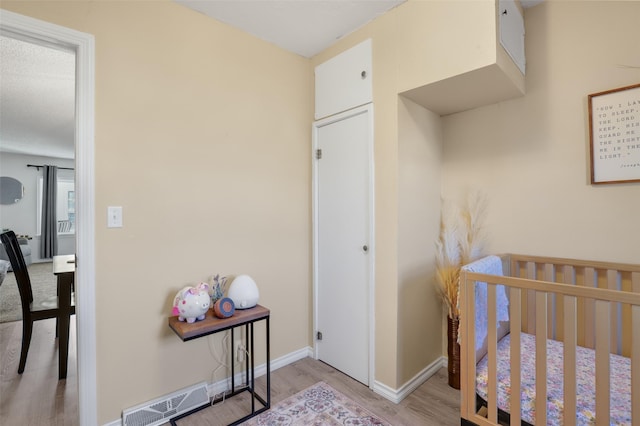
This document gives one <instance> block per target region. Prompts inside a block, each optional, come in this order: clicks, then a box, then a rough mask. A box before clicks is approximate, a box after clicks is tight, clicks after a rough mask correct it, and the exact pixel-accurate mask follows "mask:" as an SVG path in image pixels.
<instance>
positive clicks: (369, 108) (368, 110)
mask: <svg viewBox="0 0 640 426" xmlns="http://www.w3.org/2000/svg"><path fill="white" fill-rule="evenodd" d="M360 114H367V117H368V131H369V135H368V140H367V145H368V153H367V155H368V157H369V176H368V177H367V180H368V192H369V193H368V197H369V206H368V210H369V218H368V219H369V229H368V243H367V244H368V245H369V256H367V259H368V262H369V266H368V269H369V270H368V276H369V282H368V285H367V287H368V300H369V304H368V307H367V311H368V318H367V322H368V325H369V339H368V340H369V351H368V352H369V383H368V386H369V389H373V384H374V383H375V264H376V262H375V253H376V245H375V214H374V213H375V199H374V196H375V179H374V178H375V174H374V165H375V163H374V155H373V154H374V146H373V142H374V138H373V130H374V126H373V104H372V103H369V104H366V105H363V106H360V107H357V108H353V109H350V110H348V111H344V112H341V113H339V114H336V115H332V116H330V117H327V118H323V119H321V120H318V121H314V122H313V125H312V148H313V149H312V152H311V154H312V155H311V163H312V166H311V169H312V177H311V181H312V196H311V199H312V202H311V204H312V207H311V208H312V221H313V224H312V228H313V229H312V234H313V235H312V240H313V241H312V250H313V271H312V275H313V278H312V281H313V335H312V339H313V357H314V358H315V359H318V343H317V342H318V341H317V339H316V332H317V331H318V285H319V283H318V241H319V239H318V237H319V230H318V205H319V202H318V201H319V200H318V184H319V176H318V160H317V159H316V151H317V149H318V129H319V128H321V127H324V126H327V125H330V124H333V123H336V122H338V121H342V120H346V119H348V118H351V117H354V116H357V115H360Z"/></svg>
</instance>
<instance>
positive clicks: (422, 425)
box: [0, 320, 460, 426]
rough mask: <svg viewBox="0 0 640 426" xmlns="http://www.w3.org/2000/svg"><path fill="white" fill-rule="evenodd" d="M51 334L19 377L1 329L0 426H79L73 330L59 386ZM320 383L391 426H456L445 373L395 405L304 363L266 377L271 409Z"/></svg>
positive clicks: (12, 338)
mask: <svg viewBox="0 0 640 426" xmlns="http://www.w3.org/2000/svg"><path fill="white" fill-rule="evenodd" d="M54 334H55V321H54V320H45V321H38V323H36V324H35V326H34V331H33V340H32V342H31V349H30V350H29V358H28V359H27V366H26V368H25V371H24V373H23V374H22V375H19V374H18V373H17V370H18V361H19V358H20V341H21V337H22V328H21V323H20V322H14V323H4V324H0V366H1V370H0V424H2V425H3V426H14V425H20V426H22V425H34V426H39V425H60V426H62V425H65V426H76V425H78V420H77V408H78V407H77V399H78V397H77V392H78V389H77V381H76V355H75V354H76V352H75V350H76V348H75V326H74V324H72V326H71V336H70V346H69V373H68V377H67V379H66V380H60V381H59V380H58V376H57V375H58V364H57V363H58V351H57V342H56V340H55V339H54ZM319 381H324V382H325V383H327V384H329V385H330V386H332V387H333V388H334V389H336V390H338V391H339V392H341V393H343V394H345V395H346V396H348V397H349V398H351V399H353V400H354V401H356V402H357V403H359V404H361V405H362V406H364V407H366V408H367V409H368V410H369V411H371V412H373V413H374V414H376V415H378V416H379V417H381V418H383V419H385V420H387V421H388V422H389V423H391V424H392V425H394V426H395V425H397V426H403V425H406V426H429V425H434V426H435V425H438V426H447V425H452V426H453V425H459V424H460V393H459V391H457V390H455V389H452V388H450V387H449V386H448V385H447V371H446V369H445V368H443V369H441V370H440V371H438V373H437V374H435V375H434V376H433V377H431V378H430V379H429V380H427V381H426V382H425V383H423V384H422V385H421V386H420V387H418V388H417V389H416V390H415V391H413V392H412V393H411V394H410V395H408V396H407V397H406V398H405V399H404V400H403V401H401V402H400V403H399V404H394V403H392V402H390V401H388V400H387V399H385V398H383V397H381V396H380V395H378V394H376V393H374V392H372V391H371V390H369V389H368V388H367V387H366V386H364V385H362V384H361V383H359V382H357V381H355V380H353V379H351V378H350V377H348V376H346V375H344V374H342V373H341V372H339V371H337V370H335V369H334V368H332V367H330V366H328V365H326V364H324V363H322V362H320V361H316V360H313V359H311V358H305V359H302V360H300V361H297V362H294V363H292V364H289V365H287V366H285V367H282V368H280V369H278V370H276V371H274V372H273V373H272V374H271V403H272V405H275V404H277V403H278V402H279V401H282V400H283V399H285V398H287V397H289V396H291V395H293V394H295V393H297V392H299V391H301V390H303V389H305V388H307V387H309V386H311V385H313V384H315V383H317V382H319ZM256 382H257V384H256V386H257V388H258V389H259V392H264V388H265V377H264V376H262V377H259V378H258V379H257V380H256ZM261 394H262V393H261ZM248 395H249V394H248V393H246V392H244V393H243V394H241V395H237V396H235V397H233V398H229V399H228V400H227V401H225V402H224V403H223V404H217V405H214V406H213V407H209V408H207V409H205V410H202V411H200V412H198V413H195V414H193V415H191V416H189V417H187V418H184V419H182V420H181V421H179V422H178V425H179V426H194V425H195V426H200V425H202V426H220V425H225V424H228V423H229V422H231V421H233V420H235V419H237V418H240V417H242V415H243V412H244V411H245V410H248V409H249V405H248V404H249V398H248V397H247V396H248ZM158 396H160V395H156V396H154V397H158ZM140 402H141V403H142V402H144V401H140ZM123 408H126V407H123ZM114 420H115V419H114Z"/></svg>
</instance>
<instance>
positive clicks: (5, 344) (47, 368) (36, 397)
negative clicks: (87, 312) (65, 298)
mask: <svg viewBox="0 0 640 426" xmlns="http://www.w3.org/2000/svg"><path fill="white" fill-rule="evenodd" d="M73 319H74V318H73V317H72V321H71V327H70V334H69V364H68V371H67V378H66V379H65V380H58V341H57V339H56V338H55V327H56V322H55V319H49V320H43V321H37V322H36V323H35V324H34V326H33V335H32V337H31V347H30V348H29V356H28V357H27V364H26V366H25V369H24V373H22V374H18V363H19V361H20V345H21V342H22V321H14V322H7V323H2V324H0V424H2V425H3V426H14V425H16V426H17V425H20V426H23V425H25V426H27V425H28V426H31V425H33V426H40V425H59V426H63V425H64V426H77V425H78V385H77V380H76V377H77V376H76V345H75V341H76V333H75V331H76V329H75V321H74V320H73Z"/></svg>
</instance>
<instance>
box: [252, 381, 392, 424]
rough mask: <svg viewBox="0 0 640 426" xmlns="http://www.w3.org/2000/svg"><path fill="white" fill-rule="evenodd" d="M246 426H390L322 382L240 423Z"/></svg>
mask: <svg viewBox="0 0 640 426" xmlns="http://www.w3.org/2000/svg"><path fill="white" fill-rule="evenodd" d="M243 425H247V426H263V425H264V426H289V425H292V426H302V425H305V426H306V425H310V426H326V425H349V426H356V425H357V426H370V425H381V426H391V424H390V423H387V422H386V421H384V420H381V419H380V418H378V417H376V416H374V415H373V414H372V413H371V412H369V411H367V410H366V409H365V408H363V407H361V406H360V405H358V404H356V403H355V402H353V401H352V400H350V399H349V398H347V397H346V396H344V395H343V394H341V393H340V392H338V391H337V390H335V389H333V388H332V387H331V386H329V385H327V384H326V383H324V382H319V383H316V384H315V385H313V386H311V387H309V388H307V389H305V390H303V391H301V392H298V393H297V394H295V395H293V396H291V397H289V398H287V399H285V400H284V401H282V402H279V403H278V404H276V405H275V406H273V407H271V409H270V410H268V411H266V412H264V413H262V414H260V415H259V416H256V417H254V418H253V419H250V420H248V421H246V422H244V423H243Z"/></svg>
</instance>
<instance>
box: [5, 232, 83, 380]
mask: <svg viewBox="0 0 640 426" xmlns="http://www.w3.org/2000/svg"><path fill="white" fill-rule="evenodd" d="M0 239H1V240H2V244H4V246H5V249H6V251H7V254H8V255H9V261H10V262H11V266H12V268H13V273H14V274H15V278H16V282H17V283H18V291H19V292H20V301H21V303H22V349H21V352H20V364H19V365H18V374H22V373H23V372H24V367H25V364H26V363H27V354H28V353H29V345H30V344H31V332H32V331H33V323H34V322H35V321H39V320H44V319H50V318H56V337H57V336H58V331H59V327H58V324H59V321H58V319H59V318H60V315H61V310H60V309H58V298H57V297H53V298H48V299H44V300H38V299H34V297H33V291H32V290H31V280H30V278H29V271H28V270H27V265H26V264H25V261H24V257H23V256H22V251H21V250H20V245H19V244H18V239H17V238H16V234H15V233H14V232H13V231H8V232H5V233H3V234H1V235H0ZM58 290H59V289H58ZM75 313H76V309H75V306H74V305H73V299H72V306H71V310H70V312H69V314H68V315H69V316H71V315H73V314H75ZM59 356H60V359H61V361H60V362H61V363H62V362H63V360H64V365H65V366H66V362H67V357H68V354H67V353H65V354H62V353H60V354H59ZM65 376H66V374H65Z"/></svg>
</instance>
